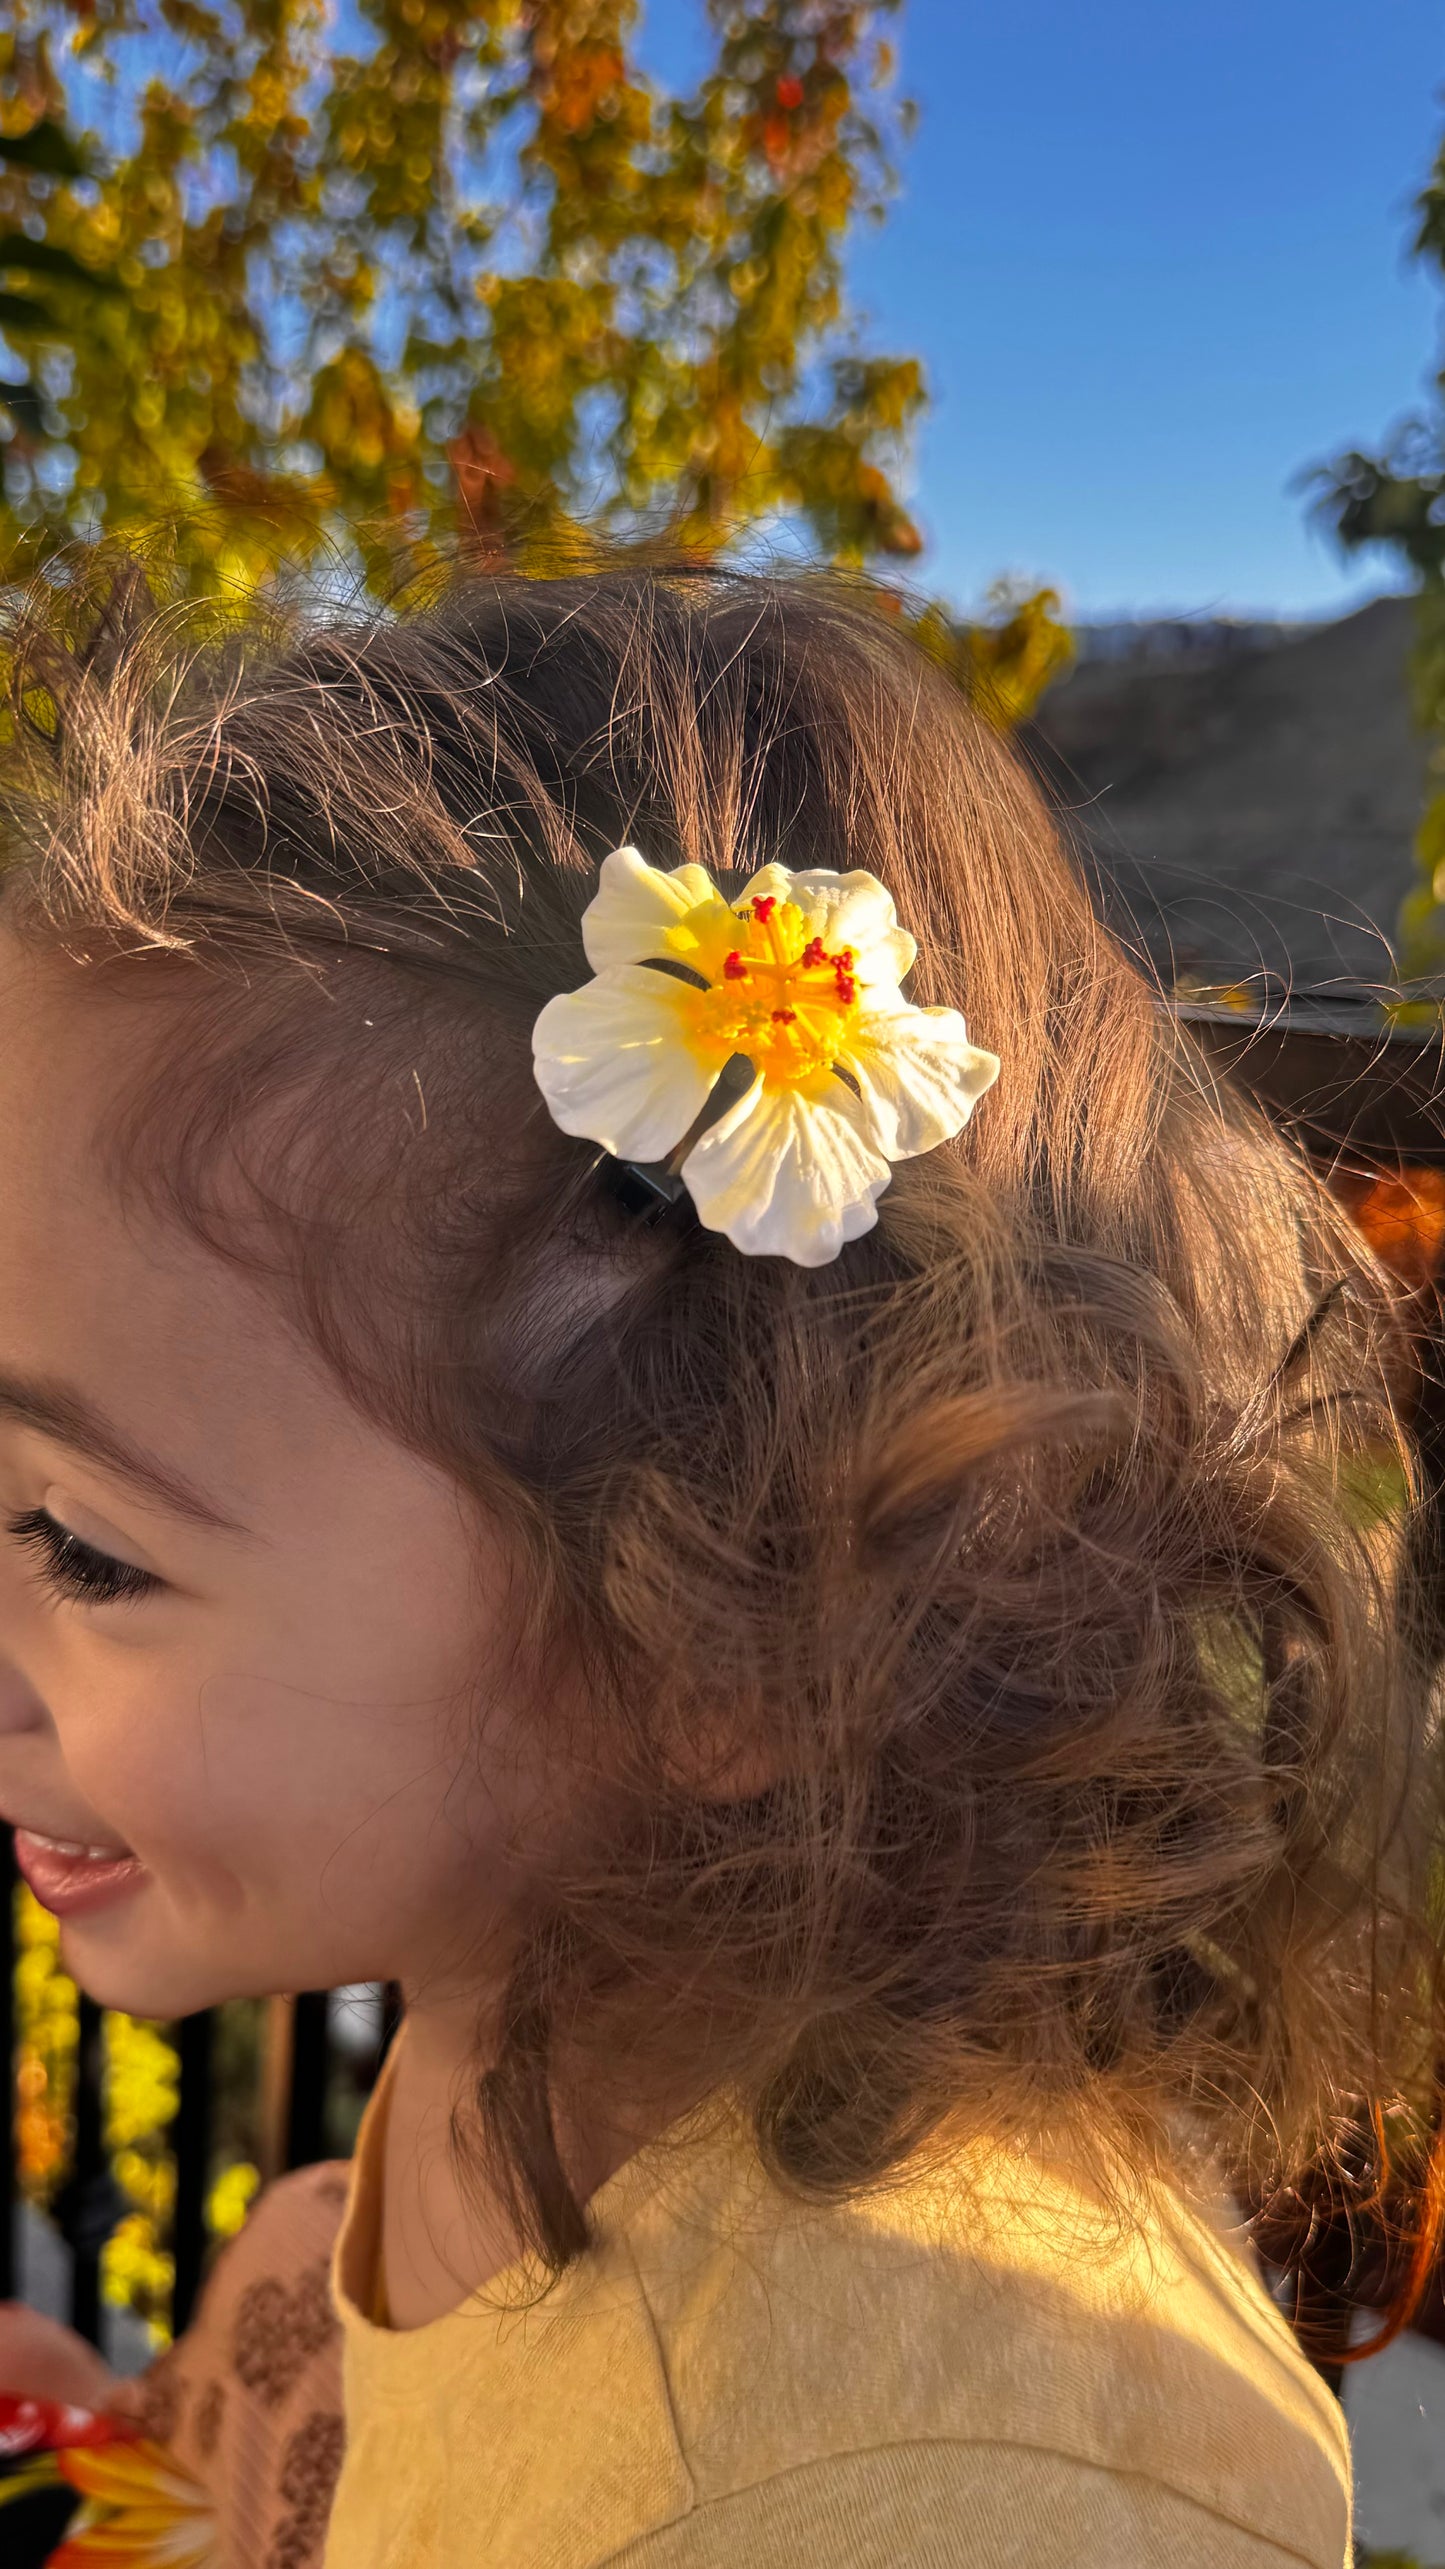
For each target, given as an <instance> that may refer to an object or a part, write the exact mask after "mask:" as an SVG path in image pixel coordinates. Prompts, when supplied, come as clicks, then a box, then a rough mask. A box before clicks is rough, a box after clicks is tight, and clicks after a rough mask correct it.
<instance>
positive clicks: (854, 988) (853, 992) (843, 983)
mask: <svg viewBox="0 0 1445 2569" xmlns="http://www.w3.org/2000/svg"><path fill="white" fill-rule="evenodd" d="M834 988H835V989H836V991H837V993H838V996H839V998H840V999H841V1000H842V1002H843V1004H844V1006H845V1007H847V1006H848V1005H850V1003H851V1002H852V1001H853V1000H855V999H856V998H857V996H858V984H857V982H856V981H855V980H854V978H853V976H852V974H851V972H840V973H839V975H838V978H837V981H836V982H835V983H834Z"/></svg>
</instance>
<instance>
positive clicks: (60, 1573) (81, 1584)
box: [10, 1508, 161, 1606]
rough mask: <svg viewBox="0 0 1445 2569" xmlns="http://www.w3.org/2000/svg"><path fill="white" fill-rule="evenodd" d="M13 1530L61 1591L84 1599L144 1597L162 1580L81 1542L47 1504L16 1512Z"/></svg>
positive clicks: (105, 1601)
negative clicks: (48, 1508)
mask: <svg viewBox="0 0 1445 2569" xmlns="http://www.w3.org/2000/svg"><path fill="white" fill-rule="evenodd" d="M10 1532H11V1534H12V1535H13V1536H14V1538H15V1540H16V1542H17V1543H22V1544H24V1545H25V1546H26V1547H27V1549H28V1550H29V1551H31V1552H33V1553H35V1554H36V1555H37V1556H38V1558H39V1562H40V1568H41V1574H42V1576H43V1578H44V1580H45V1582H46V1585H47V1586H48V1587H50V1588H52V1589H53V1590H54V1591H55V1592H56V1594H57V1595H59V1596H62V1597H69V1598H72V1599H75V1600H77V1601H79V1602H80V1603H81V1604H83V1605H90V1606H101V1605H109V1604H111V1603H112V1602H113V1601H114V1600H115V1599H116V1598H119V1597H143V1596H146V1595H148V1594H149V1592H150V1590H151V1589H152V1588H158V1587H159V1586H160V1585H161V1582H160V1580H159V1579H157V1578H156V1576H155V1574H154V1572H153V1571H150V1570H138V1569H137V1568H136V1567H135V1564H134V1562H131V1561H115V1560H112V1558H111V1556H110V1554H109V1553H108V1552H97V1551H96V1550H95V1548H94V1546H93V1545H91V1544H89V1543H82V1542H81V1540H80V1537H79V1535H78V1534H72V1533H70V1531H69V1530H68V1528H67V1527H65V1526H63V1525H57V1524H56V1522H55V1519H54V1517H53V1516H47V1515H46V1513H45V1510H44V1508H27V1509H26V1511H25V1513H24V1515H23V1516H13V1517H12V1518H11V1519H10Z"/></svg>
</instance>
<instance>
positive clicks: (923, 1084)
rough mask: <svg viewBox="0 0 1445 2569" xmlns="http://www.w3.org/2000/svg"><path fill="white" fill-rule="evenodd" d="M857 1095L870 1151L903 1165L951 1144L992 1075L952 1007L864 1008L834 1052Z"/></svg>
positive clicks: (987, 1058) (993, 1056) (992, 1060)
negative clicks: (874, 1146)
mask: <svg viewBox="0 0 1445 2569" xmlns="http://www.w3.org/2000/svg"><path fill="white" fill-rule="evenodd" d="M839 1060H840V1062H841V1064H842V1066H843V1068H844V1069H845V1070H850V1071H851V1072H852V1073H853V1076H854V1078H855V1079H856V1080H857V1082H858V1085H859V1087H860V1089H861V1090H862V1092H863V1103H864V1106H865V1107H866V1109H867V1111H868V1115H869V1119H870V1122H871V1124H872V1128H873V1131H874V1132H875V1134H876V1135H877V1139H878V1147H879V1149H880V1150H882V1151H884V1152H886V1154H887V1156H888V1158H889V1159H890V1160H909V1159H912V1158H914V1157H915V1155H916V1154H917V1153H918V1152H919V1151H931V1150H932V1149H934V1147H935V1145H936V1144H937V1143H939V1142H947V1141H949V1140H951V1138H952V1136H953V1135H954V1134H955V1133H960V1132H962V1130H963V1127H964V1125H965V1124H966V1123H967V1122H968V1119H969V1117H970V1115H971V1114H972V1113H973V1110H974V1108H975V1106H976V1105H977V1104H978V1101H979V1099H980V1098H981V1097H982V1095H983V1093H984V1090H985V1089H986V1088H991V1087H992V1085H993V1083H994V1081H995V1080H996V1079H997V1077H998V1073H999V1061H998V1055H997V1053H988V1052H985V1051H984V1050H983V1047H982V1046H981V1045H980V1044H973V1043H970V1042H969V1039H968V1028H967V1027H966V1025H965V1024H964V1022H963V1019H962V1017H961V1016H960V1015H959V1013H958V1010H957V1009H956V1008H911V1007H909V1005H908V1003H907V1001H906V1000H903V1001H900V1002H899V1003H898V1005H897V1006H895V1007H892V1008H889V1007H879V1008H864V1009H862V1010H861V1011H860V1013H859V1015H858V1016H857V1017H856V1018H855V1019H854V1021H853V1023H852V1025H851V1026H850V1028H849V1030H848V1040H847V1042H846V1044H845V1045H844V1048H843V1050H842V1052H841V1054H840V1055H839Z"/></svg>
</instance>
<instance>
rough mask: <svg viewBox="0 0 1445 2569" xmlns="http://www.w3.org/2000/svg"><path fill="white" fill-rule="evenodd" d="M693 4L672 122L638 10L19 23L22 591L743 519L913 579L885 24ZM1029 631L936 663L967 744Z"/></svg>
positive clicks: (15, 489)
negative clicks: (872, 293)
mask: <svg viewBox="0 0 1445 2569" xmlns="http://www.w3.org/2000/svg"><path fill="white" fill-rule="evenodd" d="M695 5H697V6H698V7H699V9H701V10H703V12H704V14H705V17H706V21H707V25H708V29H709V35H710V43H709V48H708V55H709V58H708V63H707V67H706V68H705V70H704V72H703V75H702V77H701V78H700V79H699V81H698V83H697V86H696V88H695V89H694V90H693V91H692V93H691V94H690V95H688V96H685V97H682V96H673V95H670V94H668V93H667V92H665V91H664V90H662V89H661V88H659V86H658V85H657V84H656V83H654V82H652V81H651V80H649V79H648V78H647V77H646V75H645V74H644V72H643V70H642V69H641V67H640V65H639V61H638V58H637V45H636V39H637V34H638V22H639V14H640V12H639V5H638V0H343V5H341V6H339V7H338V8H336V9H333V10H328V9H327V8H324V7H322V6H321V5H319V0H226V5H224V6H223V5H215V6H210V5H206V0H12V9H11V11H10V13H8V14H9V20H10V24H9V32H8V33H5V34H3V35H0V329H3V334H4V338H3V343H0V378H3V379H4V380H0V434H3V435H4V439H5V443H4V481H3V501H0V554H4V555H6V556H8V559H9V563H10V565H11V567H12V570H14V569H17V568H24V567H26V566H27V565H31V564H33V563H35V562H37V561H45V560H47V559H48V558H50V557H51V556H53V555H54V554H55V553H56V552H57V550H60V549H62V548H64V547H65V546H66V545H68V544H72V543H74V542H75V540H76V539H77V538H79V539H81V540H82V541H83V540H85V539H89V538H93V537H95V536H96V535H98V534H100V533H102V532H104V533H106V534H107V535H109V536H110V537H111V538H112V539H115V538H119V539H120V540H122V541H126V540H131V541H133V542H134V544H135V545H136V546H137V547H138V548H141V549H147V548H149V547H151V546H152V545H153V544H154V542H155V540H156V533H157V530H158V529H161V530H164V539H163V540H164V541H165V543H166V544H167V545H168V546H169V547H170V549H171V550H172V551H173V552H174V553H175V554H176V555H178V557H179V561H180V565H181V567H182V569H183V571H184V574H185V576H186V578H187V581H188V583H189V584H190V585H191V586H192V587H193V588H194V587H200V588H202V589H207V588H209V589H211V590H213V591H223V592H225V593H227V594H240V595H244V594H245V593H246V592H247V591H248V590H251V589H254V588H255V587H256V586H257V585H259V584H260V583H262V582H264V581H267V580H270V579H274V578H275V577H276V576H277V574H278V570H284V569H287V568H289V569H293V570H294V569H295V568H296V567H297V566H302V567H306V566H311V567H314V566H316V565H318V564H319V565H321V566H322V567H323V572H324V574H325V575H326V576H332V577H334V576H336V572H337V567H338V566H340V568H341V570H342V572H343V575H344V576H348V577H351V576H360V577H361V578H363V579H364V580H366V581H367V582H368V583H369V584H370V585H371V587H372V588H373V589H374V590H375V591H377V592H378V593H379V594H382V595H384V596H389V595H392V594H394V593H395V591H396V589H397V587H398V585H399V584H401V583H404V582H408V581H414V580H415V579H416V578H417V577H418V575H420V576H422V577H423V578H424V577H425V576H426V575H427V574H428V573H429V572H431V571H432V570H444V568H445V566H447V565H450V564H452V563H455V562H458V561H459V562H460V563H461V564H462V565H464V566H468V567H474V568H475V567H481V568H485V567H489V566H500V565H502V564H508V565H510V566H512V567H517V568H521V569H523V570H533V571H549V570H559V569H567V568H574V567H575V568H582V567H585V566H586V564H587V563H588V561H589V560H591V559H595V558H596V556H597V553H598V551H599V549H600V548H601V547H602V546H605V545H611V544H615V543H617V542H619V541H620V542H624V543H628V542H630V543H637V542H643V543H647V542H653V543H665V545H666V547H667V548H668V549H669V550H671V551H674V552H676V551H678V550H680V551H682V552H683V553H684V554H685V555H688V556H692V557H699V558H703V559H706V558H709V557H711V556H713V555H716V554H718V553H720V552H722V551H724V550H725V549H728V548H735V547H736V546H737V545H738V543H739V542H740V541H741V540H744V539H745V538H746V535H747V530H748V529H749V528H753V527H758V526H764V527H766V528H768V529H769V530H771V531H773V533H774V534H776V532H777V531H778V530H780V529H787V528H791V529H793V530H795V531H796V532H797V534H798V535H799V536H800V537H801V539H802V540H803V542H804V543H805V545H806V547H807V548H808V549H809V550H810V551H811V552H812V553H814V554H818V553H821V554H823V555H824V556H826V557H827V558H829V559H831V560H835V561H840V562H844V563H849V564H853V565H861V564H864V563H867V562H879V561H884V560H893V561H898V560H906V559H909V558H911V557H912V556H914V555H916V554H917V553H918V551H919V549H920V543H921V539H920V536H919V533H918V530H917V528H916V526H915V525H914V523H913V520H912V518H911V517H910V515H909V514H908V511H907V508H906V507H905V505H904V503H903V500H902V499H901V497H900V496H899V491H898V487H897V483H898V474H899V471H900V468H901V465H902V462H903V460H904V457H905V455H906V450H907V442H908V436H909V431H910V428H911V425H912V423H913V421H914V420H915V418H916V416H917V414H918V412H919V410H920V408H921V405H922V403H923V400H924V386H923V380H922V375H921V371H920V368H919V366H918V365H917V363H916V362H915V360H913V359H912V358H909V357H887V356H880V355H870V354H866V353H864V352H863V351H862V349H861V345H860V342H859V338H858V334H857V330H856V327H855V324H854V318H853V316H852V314H851V313H850V311H849V308H848V302H847V297H846V293H845V285H844V272H843V259H844V252H845V247H846V243H847V239H848V236H849V234H850V232H851V231H852V229H853V228H854V227H856V226H857V225H858V224H859V223H861V222H866V221H869V220H873V219H878V218H880V217H881V215H882V212H883V209H884V207H885V205H886V202H887V199H888V196H889V193H890V191H891V189H892V186H893V184H894V163H895V159H896V152H897V147H898V144H899V142H900V141H901V139H902V136H903V134H904V132H905V130H906V127H907V124H908V110H907V108H906V106H904V105H903V104H901V103H900V102H899V101H898V99H897V97H896V94H895V90H894V84H893V69H894V67H893V59H892V53H891V50H890V47H889V45H888V42H887V28H888V23H889V21H890V20H891V19H892V18H893V17H895V15H896V13H897V10H898V8H899V6H900V0H868V5H864V0H695ZM7 262H8V264H7ZM1056 608H1057V601H1056V600H1053V599H1049V598H1044V597H1041V598H1035V599H1025V598H1023V597H1022V596H1014V595H1010V596H1009V597H1008V599H1007V601H1006V602H1005V604H1004V606H1003V609H1002V612H1001V613H1000V615H999V616H998V617H997V618H996V619H993V620H991V621H990V622H989V623H988V624H987V625H986V626H985V628H984V629H983V630H982V631H981V633H980V634H979V635H978V636H977V637H976V638H970V637H969V636H968V635H967V634H965V635H964V636H962V637H958V636H955V637H954V640H953V644H952V646H951V658H952V661H953V663H955V664H956V665H957V669H958V674H959V675H960V676H961V677H962V678H964V679H965V680H973V681H975V682H976V683H977V688H978V692H979V694H980V696H981V697H982V699H983V700H984V701H985V703H986V705H987V708H988V709H989V710H990V711H991V713H992V714H993V715H994V717H995V718H996V719H1000V720H1008V719H1012V718H1013V717H1014V716H1015V715H1016V714H1017V713H1018V712H1019V711H1021V710H1026V709H1027V707H1028V706H1029V705H1031V704H1032V702H1033V701H1034V698H1035V696H1036V695H1037V693H1038V692H1039V691H1040V689H1041V687H1042V685H1043V684H1044V683H1046V682H1047V679H1048V677H1049V676H1050V675H1052V674H1053V672H1054V671H1055V669H1056V668H1057V667H1058V666H1060V665H1061V663H1062V660H1063V658H1064V657H1065V656H1066V654H1067V648H1068V646H1067V640H1066V637H1065V636H1064V635H1063V633H1062V630H1061V628H1060V626H1059V624H1058V621H1057V615H1056ZM938 622H939V624H940V625H943V624H944V623H945V622H946V620H945V619H943V618H941V617H940V618H939V619H938Z"/></svg>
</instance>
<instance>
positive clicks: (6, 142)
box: [0, 116, 86, 178]
mask: <svg viewBox="0 0 1445 2569" xmlns="http://www.w3.org/2000/svg"><path fill="white" fill-rule="evenodd" d="M0 161H8V162H9V164H10V167H11V168H12V169H33V170H40V171H43V172H44V174H45V175H46V177H48V178H84V176H85V167H86V165H85V161H84V159H83V157H82V155H81V153H80V152H79V151H78V150H77V148H76V146H75V144H74V143H73V142H72V141H71V138H70V136H69V135H68V134H67V132H66V131H65V128H64V126H63V125H57V124H56V123H55V122H54V120H53V118H51V117H48V116H47V117H43V118H42V120H41V122H40V123H39V124H38V125H32V126H31V128H30V131H29V133H28V134H0Z"/></svg>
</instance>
